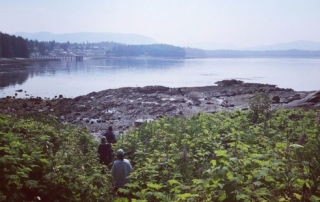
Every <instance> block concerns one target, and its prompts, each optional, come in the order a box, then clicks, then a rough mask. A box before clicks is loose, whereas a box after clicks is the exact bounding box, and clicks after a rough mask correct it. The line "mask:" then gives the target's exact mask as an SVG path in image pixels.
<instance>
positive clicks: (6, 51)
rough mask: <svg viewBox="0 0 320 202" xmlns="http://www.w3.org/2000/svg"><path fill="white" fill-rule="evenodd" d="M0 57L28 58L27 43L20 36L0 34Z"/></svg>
mask: <svg viewBox="0 0 320 202" xmlns="http://www.w3.org/2000/svg"><path fill="white" fill-rule="evenodd" d="M0 57H4V58H11V57H22V58H27V57H29V50H28V41H27V40H25V39H23V38H22V37H20V36H19V37H16V36H14V35H9V34H4V33H2V32H0Z"/></svg>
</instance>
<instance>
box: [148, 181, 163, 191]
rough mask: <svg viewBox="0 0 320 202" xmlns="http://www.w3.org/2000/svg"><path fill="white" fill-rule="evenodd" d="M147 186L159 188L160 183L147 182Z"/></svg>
mask: <svg viewBox="0 0 320 202" xmlns="http://www.w3.org/2000/svg"><path fill="white" fill-rule="evenodd" d="M147 186H148V187H149V188H151V189H157V190H158V189H160V188H161V187H162V184H154V183H148V184H147Z"/></svg>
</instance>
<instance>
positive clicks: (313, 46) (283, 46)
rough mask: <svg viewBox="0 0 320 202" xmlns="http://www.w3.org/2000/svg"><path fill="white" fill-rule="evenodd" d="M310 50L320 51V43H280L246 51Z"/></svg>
mask: <svg viewBox="0 0 320 202" xmlns="http://www.w3.org/2000/svg"><path fill="white" fill-rule="evenodd" d="M293 49H295V50H309V51H315V50H320V42H313V41H293V42H288V43H279V44H273V45H265V46H256V47H251V48H246V50H252V51H267V50H269V51H273V50H293Z"/></svg>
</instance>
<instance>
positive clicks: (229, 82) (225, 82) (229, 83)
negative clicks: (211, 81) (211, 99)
mask: <svg viewBox="0 0 320 202" xmlns="http://www.w3.org/2000/svg"><path fill="white" fill-rule="evenodd" d="M215 84H217V85H218V86H234V85H238V84H243V81H239V80H235V79H231V80H222V81H218V82H216V83H215Z"/></svg>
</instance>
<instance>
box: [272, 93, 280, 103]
mask: <svg viewBox="0 0 320 202" xmlns="http://www.w3.org/2000/svg"><path fill="white" fill-rule="evenodd" d="M271 100H272V102H273V103H279V102H280V97H279V96H278V95H275V96H273V97H272V99H271Z"/></svg>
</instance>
